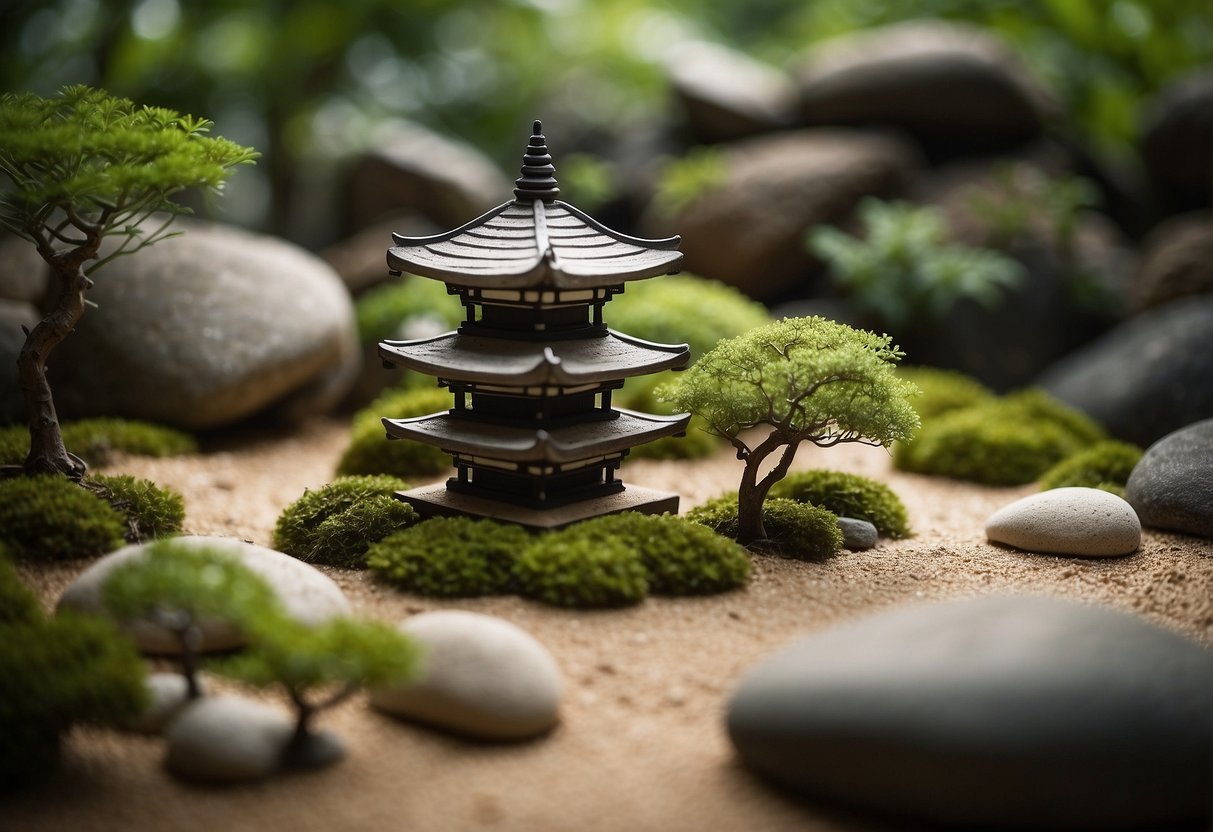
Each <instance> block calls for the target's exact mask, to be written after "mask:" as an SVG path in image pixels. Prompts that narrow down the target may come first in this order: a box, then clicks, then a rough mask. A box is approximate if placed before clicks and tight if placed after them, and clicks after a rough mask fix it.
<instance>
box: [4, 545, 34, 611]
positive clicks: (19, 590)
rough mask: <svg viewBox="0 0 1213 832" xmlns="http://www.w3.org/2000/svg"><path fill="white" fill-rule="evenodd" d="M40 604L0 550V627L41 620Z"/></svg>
mask: <svg viewBox="0 0 1213 832" xmlns="http://www.w3.org/2000/svg"><path fill="white" fill-rule="evenodd" d="M42 617H43V616H42V606H41V605H40V604H39V603H38V599H37V598H36V597H35V596H34V593H32V592H30V590H29V587H27V586H26V585H25V584H23V583H22V582H21V578H19V577H18V576H17V569H16V567H14V566H13V564H12V563H11V562H9V560H8V558H7V557H6V556H5V554H4V552H3V551H2V550H0V628H3V627H4V626H6V625H9V624H28V623H30V622H33V621H41V620H42Z"/></svg>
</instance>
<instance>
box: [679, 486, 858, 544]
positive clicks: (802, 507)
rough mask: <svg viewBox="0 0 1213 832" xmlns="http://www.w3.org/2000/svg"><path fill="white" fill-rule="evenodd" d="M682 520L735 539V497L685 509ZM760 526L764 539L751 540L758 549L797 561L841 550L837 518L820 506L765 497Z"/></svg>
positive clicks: (840, 532) (736, 525)
mask: <svg viewBox="0 0 1213 832" xmlns="http://www.w3.org/2000/svg"><path fill="white" fill-rule="evenodd" d="M686 519H687V520H690V521H691V522H692V523H700V524H702V525H704V526H707V527H708V528H709V529H711V530H712V531H714V532H716V534H719V535H723V536H724V537H727V538H730V539H731V540H736V539H737V531H738V524H737V497H736V495H733V494H727V495H724V496H722V497H717V498H715V499H713V500H708V501H707V502H706V503H704V504H703V505H701V506H697V507H695V508H693V509H691V510H690V511H689V512H687V515H686ZM762 525H763V528H764V529H766V533H767V539H766V540H764V541H760V542H756V543H755V548H759V549H761V550H762V551H769V552H770V553H772V554H776V555H780V556H782V557H787V558H795V559H797V560H822V559H824V558H828V557H830V556H832V555H835V554H837V553H838V552H839V551H840V550H841V549H842V530H841V529H840V528H838V517H837V516H836V515H834V514H833V513H832V512H830V511H827V510H826V509H824V508H818V507H817V506H811V505H807V504H805V503H798V502H796V501H795V500H788V499H785V498H781V497H768V498H767V500H766V502H764V503H763V506H762Z"/></svg>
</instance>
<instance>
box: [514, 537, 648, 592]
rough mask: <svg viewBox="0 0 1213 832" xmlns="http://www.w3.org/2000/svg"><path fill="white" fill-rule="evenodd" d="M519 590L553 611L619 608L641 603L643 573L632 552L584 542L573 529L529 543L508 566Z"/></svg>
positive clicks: (605, 543) (612, 542)
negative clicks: (562, 608)
mask: <svg viewBox="0 0 1213 832" xmlns="http://www.w3.org/2000/svg"><path fill="white" fill-rule="evenodd" d="M514 576H515V578H516V579H517V581H518V586H519V591H520V592H521V593H522V594H523V595H525V596H527V597H528V598H534V599H536V600H538V601H543V602H545V603H548V604H553V605H555V606H558V607H620V606H626V605H628V604H636V603H639V602H640V601H642V600H644V597H645V595H646V594H647V593H648V591H649V580H648V569H646V568H645V565H644V560H643V558H641V556H640V553H639V552H637V551H636V550H635V549H632V548H630V547H628V546H626V545H625V544H623V543H620V542H619V541H617V540H609V539H606V540H599V539H593V540H591V539H589V538H586V537H584V536H582V535H581V534H580V533H578V532H577V530H576V526H574V527H572V528H569V529H562V530H560V531H556V532H549V533H548V534H545V535H542V536H541V537H539V538H537V539H536V540H534V541H533V542H532V543H531V545H530V546H528V547H527V548H526V549H524V550H523V552H522V554H521V555H519V557H518V561H517V563H516V564H515V566H514Z"/></svg>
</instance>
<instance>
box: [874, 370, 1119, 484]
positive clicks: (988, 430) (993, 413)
mask: <svg viewBox="0 0 1213 832" xmlns="http://www.w3.org/2000/svg"><path fill="white" fill-rule="evenodd" d="M1105 438H1106V435H1105V434H1104V432H1103V430H1102V429H1101V428H1100V427H1099V426H1098V425H1096V424H1095V423H1094V422H1092V421H1091V420H1090V419H1088V418H1087V417H1086V416H1084V415H1083V414H1081V413H1079V412H1078V411H1076V410H1074V409H1072V408H1069V407H1067V406H1065V405H1063V404H1062V403H1060V402H1058V401H1057V400H1056V399H1053V398H1052V397H1050V396H1049V395H1048V394H1046V393H1044V392H1042V391H1040V390H1025V391H1022V392H1019V393H1014V394H1012V395H1009V396H1006V397H1004V398H1001V399H994V400H992V401H989V402H986V403H985V404H979V405H977V406H975V407H969V408H963V409H960V410H954V411H950V412H947V413H944V414H943V415H941V416H939V417H937V418H936V419H934V420H932V421H931V422H928V423H926V424H924V425H923V427H922V429H921V430H920V431H919V432H918V435H916V436H915V437H914V439H912V440H911V441H909V442H899V443H897V445H895V446H894V448H893V464H894V466H895V467H897V468H899V469H901V470H903V471H913V472H915V473H919V474H932V475H935V476H942V477H951V478H953V479H959V480H969V481H971V482H978V483H983V484H985V485H1023V484H1024V483H1029V482H1033V481H1034V480H1036V479H1038V478H1039V477H1040V476H1041V475H1042V474H1043V473H1044V472H1045V471H1047V470H1048V469H1049V468H1051V467H1053V466H1054V465H1056V464H1057V463H1058V462H1060V461H1061V460H1063V459H1065V458H1066V457H1067V456H1069V455H1070V454H1073V453H1075V452H1076V451H1079V450H1081V449H1083V448H1085V447H1087V446H1089V445H1092V444H1094V443H1096V442H1099V441H1102V440H1104V439H1105Z"/></svg>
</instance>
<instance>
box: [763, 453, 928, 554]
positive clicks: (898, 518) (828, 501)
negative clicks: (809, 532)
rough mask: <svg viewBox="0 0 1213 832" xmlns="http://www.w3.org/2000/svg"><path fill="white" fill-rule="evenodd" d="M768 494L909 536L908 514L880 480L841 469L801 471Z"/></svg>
mask: <svg viewBox="0 0 1213 832" xmlns="http://www.w3.org/2000/svg"><path fill="white" fill-rule="evenodd" d="M771 497H772V498H774V497H784V498H786V499H789V500H795V501H796V502H798V503H809V504H810V505H814V506H818V507H819V508H824V509H826V510H827V511H831V512H833V513H834V514H836V515H838V516H839V517H852V518H854V519H856V520H866V521H867V522H869V523H871V524H872V525H873V526H875V527H876V531H878V532H879V533H880V534H882V535H884V536H885V537H891V538H894V539H898V538H903V537H910V535H911V534H912V532H911V531H910V522H909V516H908V515H907V514H906V507H905V505H904V504H903V503H902V502H901V499H900V498H899V497H898V496H897V495H896V494H895V493H893V489H891V488H889V487H888V486H887V485H885V484H884V483H882V482H877V481H876V480H874V479H871V478H870V477H864V476H860V475H859V474H848V473H845V472H843V471H823V470H820V469H819V470H815V471H801V472H798V473H795V474H790V475H789V476H788V477H787V479H785V480H783V481H782V482H777V483H775V485H773V486H772V487H771Z"/></svg>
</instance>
